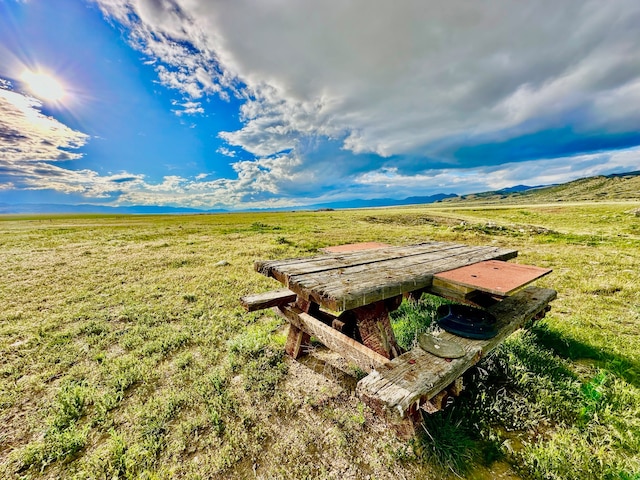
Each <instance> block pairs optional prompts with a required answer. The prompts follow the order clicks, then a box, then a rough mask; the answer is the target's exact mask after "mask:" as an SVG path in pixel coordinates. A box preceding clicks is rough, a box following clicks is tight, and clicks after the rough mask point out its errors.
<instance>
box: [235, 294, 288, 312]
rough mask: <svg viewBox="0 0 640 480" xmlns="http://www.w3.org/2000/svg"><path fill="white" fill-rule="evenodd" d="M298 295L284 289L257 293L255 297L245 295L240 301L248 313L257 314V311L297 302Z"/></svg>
mask: <svg viewBox="0 0 640 480" xmlns="http://www.w3.org/2000/svg"><path fill="white" fill-rule="evenodd" d="M296 297H297V295H296V294H295V293H294V292H292V291H291V290H289V289H288V288H283V289H280V290H273V291H271V292H265V293H257V294H254V295H245V296H244V297H242V298H241V299H240V303H241V304H242V306H243V307H244V308H245V309H246V310H247V312H255V311H256V310H264V309H265V308H270V307H275V306H276V305H286V304H287V303H292V302H295V300H296Z"/></svg>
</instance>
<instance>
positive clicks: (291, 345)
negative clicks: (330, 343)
mask: <svg viewBox="0 0 640 480" xmlns="http://www.w3.org/2000/svg"><path fill="white" fill-rule="evenodd" d="M310 342H311V337H310V336H309V334H308V333H306V332H303V331H302V330H300V329H299V328H298V327H296V326H295V325H291V324H290V325H289V334H288V335H287V343H286V344H285V346H284V351H285V352H287V354H288V355H289V356H290V357H291V358H293V359H296V360H297V359H298V358H300V357H301V356H302V354H303V353H306V352H305V351H304V350H305V348H308V347H309V344H310Z"/></svg>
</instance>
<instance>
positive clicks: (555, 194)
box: [443, 170, 640, 205]
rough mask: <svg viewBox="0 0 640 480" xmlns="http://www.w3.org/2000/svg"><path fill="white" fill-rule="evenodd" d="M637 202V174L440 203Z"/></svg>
mask: <svg viewBox="0 0 640 480" xmlns="http://www.w3.org/2000/svg"><path fill="white" fill-rule="evenodd" d="M598 200H600V201H604V200H609V201H614V200H640V170H636V171H633V172H626V173H613V174H611V175H598V176H595V177H586V178H580V179H578V180H573V181H571V182H567V183H561V184H556V185H539V186H536V187H527V186H524V185H518V186H516V187H511V188H504V189H502V190H495V191H491V192H482V193H473V194H468V195H461V196H456V197H455V198H449V199H445V200H443V203H445V204H452V203H478V204H483V205H485V204H513V203H516V204H523V203H550V202H583V201H598Z"/></svg>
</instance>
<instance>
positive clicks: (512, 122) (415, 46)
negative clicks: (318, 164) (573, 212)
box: [95, 0, 640, 190]
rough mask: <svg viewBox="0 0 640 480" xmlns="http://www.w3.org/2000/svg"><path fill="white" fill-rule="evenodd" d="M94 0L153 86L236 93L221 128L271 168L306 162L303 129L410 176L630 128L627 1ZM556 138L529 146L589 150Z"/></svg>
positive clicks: (634, 96) (637, 7)
mask: <svg viewBox="0 0 640 480" xmlns="http://www.w3.org/2000/svg"><path fill="white" fill-rule="evenodd" d="M95 1H97V2H98V3H99V4H100V5H101V7H102V8H103V10H104V12H105V13H107V14H108V15H110V16H112V17H113V18H115V19H116V20H118V21H119V22H121V23H123V24H124V25H126V26H127V27H128V28H129V29H130V30H131V32H132V33H131V38H132V42H133V43H134V44H135V45H136V46H137V48H139V49H140V50H142V51H143V52H145V53H146V54H147V55H148V56H150V57H153V58H154V59H158V60H159V63H158V66H157V70H158V74H159V77H160V80H161V81H162V82H163V83H164V84H165V85H167V86H169V87H170V88H174V89H176V90H178V91H180V92H181V93H182V94H183V95H185V96H186V97H187V98H189V99H191V101H193V100H195V99H199V98H201V97H202V96H203V95H207V94H218V95H225V94H231V95H235V96H237V97H239V98H242V99H243V101H244V103H243V105H242V107H241V112H240V114H241V115H240V118H241V121H242V122H243V126H242V127H241V128H240V129H238V130H235V131H229V132H221V133H220V137H221V138H222V139H224V140H225V141H227V142H228V143H229V144H230V145H233V146H235V147H239V148H242V149H244V150H245V151H247V152H249V153H251V154H253V155H255V156H257V157H271V156H279V157H282V156H283V155H287V154H288V152H293V153H292V155H291V157H292V158H296V163H295V164H292V165H290V166H289V167H288V168H290V170H286V171H285V170H284V169H282V168H280V169H279V170H277V171H276V170H274V171H272V174H273V176H275V175H276V174H277V173H278V172H280V173H281V174H282V175H284V177H283V179H286V178H287V176H290V175H292V174H293V172H298V173H299V172H300V171H303V170H306V171H307V172H309V173H310V175H313V174H314V172H315V166H314V164H313V161H312V160H311V158H314V157H313V155H309V151H308V150H307V151H304V149H303V147H308V145H309V138H313V139H315V140H317V141H318V142H322V141H323V139H324V140H325V141H326V140H329V141H331V142H338V144H339V145H341V146H342V148H343V149H344V150H345V151H347V152H350V153H353V154H373V155H374V157H375V158H373V157H372V158H371V167H370V169H371V170H372V171H375V170H376V169H378V168H381V167H385V166H386V167H397V168H400V169H401V170H403V171H405V173H406V174H409V173H411V174H415V173H418V174H419V173H420V172H422V171H426V170H429V169H430V168H434V167H435V166H440V167H441V166H443V165H449V166H450V167H456V168H465V167H467V168H468V167H472V166H474V165H477V166H481V165H483V164H490V163H492V162H493V163H494V164H495V163H501V162H504V161H505V160H504V158H502V157H500V158H499V159H497V158H496V159H491V158H484V159H483V158H482V156H481V155H479V156H475V157H473V156H466V157H465V156H464V155H462V154H460V153H459V152H461V151H463V150H464V147H468V146H472V147H473V146H474V145H478V144H482V143H483V142H488V143H495V144H498V145H499V144H501V143H502V142H507V141H509V140H513V139H517V138H518V137H522V136H524V135H531V134H536V133H538V132H541V131H553V130H554V129H566V128H567V127H568V128H569V131H571V132H572V134H573V135H575V136H576V138H577V139H578V140H579V139H580V136H581V135H584V136H589V135H605V136H606V135H609V134H610V133H612V132H627V133H628V132H634V131H636V132H637V131H638V130H640V114H639V113H638V112H639V110H638V109H637V108H634V106H635V105H636V104H638V103H639V102H640V88H639V87H638V85H640V83H639V81H640V66H639V65H640V35H639V34H638V30H637V25H638V24H639V23H640V4H639V3H638V2H637V1H635V0H610V1H608V2H604V3H603V2H598V1H583V0H567V1H564V2H562V3H560V4H558V3H553V2H550V1H546V0H545V1H539V2H529V3H528V4H526V5H523V4H521V3H518V2H512V1H509V0H495V1H492V2H467V3H464V4H461V3H457V2H445V1H444V0H428V1H425V0H408V1H404V2H401V3H397V2H396V3H390V2H386V1H383V0H373V1H372V0H357V1H350V2H343V1H337V0H329V1H325V2H295V1H290V0H279V1H277V2H264V1H255V0H235V1H233V2H222V1H210V2H205V1H197V0H172V1H169V0H153V1H152V0H95ZM566 142H567V144H568V145H569V147H567V148H569V149H571V148H573V149H574V150H573V151H567V149H566V148H561V147H557V148H556V149H554V145H553V141H549V142H548V144H549V148H548V151H542V152H537V153H536V154H537V155H539V156H541V157H542V158H544V157H548V158H552V157H559V156H566V155H568V154H577V155H580V154H584V153H588V152H589V150H594V149H597V147H594V146H585V145H584V144H581V143H580V142H579V141H578V142H573V141H572V140H570V139H569V140H566ZM626 146H629V145H626ZM607 148H613V149H615V148H622V147H616V146H615V145H613V146H609V147H607ZM516 150H517V149H515V148H514V152H515V153H514V155H516V156H517V155H521V152H517V151H516ZM508 155H509V152H506V154H504V155H503V157H508ZM316 157H317V156H316ZM400 157H402V158H404V160H402V158H401V161H397V159H398V158H400ZM517 159H519V158H517ZM522 159H526V158H522ZM348 161H353V162H354V164H356V165H357V167H356V168H357V169H361V166H360V165H359V162H358V161H356V160H354V159H353V157H352V158H351V160H348ZM507 161H508V160H507ZM394 162H395V163H394ZM254 167H255V168H254V170H255V172H256V174H258V173H257V172H264V168H265V167H264V166H261V165H260V163H259V161H258V162H257V163H256V165H254ZM266 168H269V167H266ZM340 168H341V169H342V170H344V173H345V174H346V175H347V176H349V175H351V176H353V175H357V174H359V173H361V172H360V171H359V170H358V171H356V170H351V171H349V168H348V166H347V167H340ZM603 168H606V167H603ZM248 170H249V167H248V166H247V165H246V164H242V169H241V172H243V174H244V173H246V171H248ZM260 175H262V174H260ZM239 181H240V182H241V183H242V181H243V180H242V179H239ZM274 190H276V188H275V187H274Z"/></svg>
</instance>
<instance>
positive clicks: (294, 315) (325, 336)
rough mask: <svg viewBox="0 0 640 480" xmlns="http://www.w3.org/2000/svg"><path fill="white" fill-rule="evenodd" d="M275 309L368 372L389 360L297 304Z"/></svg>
mask: <svg viewBox="0 0 640 480" xmlns="http://www.w3.org/2000/svg"><path fill="white" fill-rule="evenodd" d="M274 310H275V311H276V312H277V313H278V314H279V315H281V316H282V317H283V318H285V319H286V320H287V321H288V322H289V323H290V324H291V325H293V326H294V327H297V328H299V329H300V330H302V331H304V332H306V333H308V334H309V335H312V336H314V337H316V338H317V339H318V340H319V341H320V342H322V343H323V344H324V345H326V346H327V347H328V348H329V349H331V350H333V351H335V352H337V353H339V354H340V355H342V356H343V357H345V358H346V359H347V360H349V361H351V362H353V363H354V364H355V365H357V366H358V367H360V368H361V369H362V370H364V371H366V372H370V371H371V370H372V369H373V368H376V367H380V366H381V365H383V364H384V363H386V362H388V361H389V359H387V358H385V357H383V356H382V355H380V354H379V353H376V352H374V351H373V350H371V349H369V348H367V347H365V346H364V345H362V344H361V343H358V342H356V341H355V340H354V339H352V338H349V337H347V336H346V335H344V334H343V333H341V332H339V331H338V330H334V329H333V328H331V327H330V326H328V325H326V324H324V323H322V322H321V321H320V320H318V319H316V318H314V317H313V316H311V315H309V314H308V313H305V312H303V311H302V310H300V309H299V308H297V307H295V306H289V305H283V306H278V307H274Z"/></svg>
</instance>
